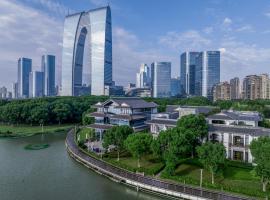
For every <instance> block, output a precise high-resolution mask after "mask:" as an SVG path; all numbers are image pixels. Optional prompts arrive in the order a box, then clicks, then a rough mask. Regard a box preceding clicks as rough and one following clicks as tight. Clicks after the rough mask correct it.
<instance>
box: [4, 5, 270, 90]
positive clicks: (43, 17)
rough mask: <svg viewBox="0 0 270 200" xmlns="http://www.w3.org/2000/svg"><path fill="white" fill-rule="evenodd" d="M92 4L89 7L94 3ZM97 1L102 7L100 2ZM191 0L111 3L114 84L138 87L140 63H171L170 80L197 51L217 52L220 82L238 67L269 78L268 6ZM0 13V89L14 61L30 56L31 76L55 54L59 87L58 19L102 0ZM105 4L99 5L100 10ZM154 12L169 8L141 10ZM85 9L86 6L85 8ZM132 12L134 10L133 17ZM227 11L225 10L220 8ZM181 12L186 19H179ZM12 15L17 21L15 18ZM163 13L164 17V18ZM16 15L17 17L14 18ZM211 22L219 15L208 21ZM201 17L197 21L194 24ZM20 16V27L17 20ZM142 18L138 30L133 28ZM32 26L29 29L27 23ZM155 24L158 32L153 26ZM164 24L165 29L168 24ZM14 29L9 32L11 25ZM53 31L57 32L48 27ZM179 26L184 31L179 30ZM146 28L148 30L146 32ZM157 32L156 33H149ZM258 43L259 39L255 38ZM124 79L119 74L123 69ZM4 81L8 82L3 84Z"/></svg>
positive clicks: (13, 73)
mask: <svg viewBox="0 0 270 200" xmlns="http://www.w3.org/2000/svg"><path fill="white" fill-rule="evenodd" d="M91 2H92V3H91ZM100 2H101V3H100ZM241 2H242V1H239V2H234V1H226V2H225V1H206V2H205V3H201V2H199V1H191V2H190V3H185V4H181V3H179V2H177V1H173V0H172V1H171V3H170V5H167V4H166V3H165V2H159V3H156V4H154V3H153V2H152V1H149V2H147V3H144V4H142V2H141V1H136V2H129V3H126V2H124V1H121V0H120V1H111V2H110V5H111V7H112V10H113V11H112V12H113V27H114V28H113V41H114V47H113V48H114V49H115V50H116V51H115V52H114V51H113V52H114V54H113V58H114V59H113V60H114V63H113V65H114V71H113V79H114V80H115V81H116V83H117V84H121V85H126V84H127V83H128V82H130V81H131V82H134V83H135V77H134V76H133V74H135V73H136V72H137V66H138V65H140V64H141V63H144V62H145V63H152V62H153V61H168V62H171V63H172V76H179V68H180V60H179V56H178V55H179V54H180V53H183V52H185V51H190V50H195V51H203V50H221V54H222V56H221V57H222V60H221V62H222V63H221V66H222V68H221V80H222V81H223V80H228V79H230V78H232V77H234V76H235V75H234V72H233V71H234V70H235V69H236V68H237V69H238V70H237V71H238V73H239V74H237V76H239V77H240V78H241V79H242V78H244V76H246V75H249V74H256V73H269V67H268V66H269V65H270V53H269V52H270V48H269V46H267V44H269V43H270V42H269V39H268V38H269V37H268V34H269V33H270V31H269V30H268V29H267V26H266V25H265V24H267V22H268V21H269V20H270V19H269V17H268V16H269V15H268V13H269V9H268V8H269V6H270V5H268V3H267V1H262V2H261V3H260V5H256V4H255V3H252V1H249V2H248V3H246V1H245V4H242V3H241ZM0 4H1V6H0V7H1V8H0V11H1V13H3V14H2V15H1V18H0V19H1V22H2V23H1V26H2V27H3V28H6V30H8V31H7V32H9V34H8V35H7V34H5V33H2V34H3V35H2V37H1V38H2V39H0V43H1V46H4V47H5V46H8V48H5V49H4V48H2V49H0V52H1V55H2V59H1V65H0V67H1V70H2V71H4V72H5V73H1V75H0V85H5V86H7V87H8V88H9V89H11V83H12V82H14V81H15V80H16V60H17V59H18V57H29V58H32V59H33V61H34V63H33V68H34V69H33V70H38V69H35V66H38V63H35V62H37V57H40V56H41V55H42V54H54V55H56V57H57V58H59V59H57V64H56V67H57V69H56V71H57V77H58V78H57V80H58V81H57V83H58V84H59V74H60V70H59V68H60V66H61V59H60V57H61V49H62V42H61V41H62V33H63V21H64V17H65V15H66V14H67V13H68V10H69V12H70V13H75V12H77V11H82V10H88V9H89V10H90V9H93V8H96V7H99V6H104V5H106V4H107V2H104V1H93V0H92V1H90V3H89V1H84V0H82V1H81V2H80V3H77V4H75V3H74V2H73V1H61V0H59V1H50V0H46V1H39V0H20V1H15V0H11V1H7V0H3V1H1V3H0ZM101 4H102V5H101ZM142 5H143V6H142ZM150 6H152V7H153V8H154V9H156V10H157V11H160V10H161V9H162V8H163V7H165V8H166V9H167V10H168V9H169V10H170V14H168V15H165V14H164V13H163V14H160V15H158V16H156V15H155V16H153V14H151V13H152V12H145V11H146V10H147V9H149V7H150ZM192 6H193V7H196V8H198V9H199V8H200V9H199V10H200V11H199V13H198V14H196V15H194V16H190V15H189V17H190V19H187V18H186V16H185V13H186V12H187V10H190V12H194V11H193V10H194V9H192V8H193V7H192ZM240 6H244V7H245V9H243V10H246V11H245V12H243V13H242V14H237V13H236V10H237V9H238V8H239V7H240ZM86 7H87V8H86ZM131 7H134V8H136V9H134V10H133V12H130V9H131ZM221 7H222V8H224V9H223V10H222V12H219V11H220V8H221ZM198 9H195V10H196V11H197V10H198ZM250 9H255V10H256V12H257V13H258V14H256V15H254V16H253V19H252V20H250V18H249V17H248V10H250ZM179 10H182V11H183V13H182V14H181V12H180V14H178V13H179V12H178V11H179ZM12 13H16V15H12ZM165 13H166V12H165ZM17 15H18V16H17ZM210 16H216V17H214V18H213V19H210V18H211V17H210ZM199 17H200V18H202V19H201V21H200V22H199V23H198V22H196V19H198V18H199ZM20 18H22V19H23V20H20V21H23V22H22V24H19V23H18V21H19V20H18V19H20ZM141 18H144V19H145V21H143V22H141V24H138V23H136V22H137V21H141ZM30 21H31V23H30ZM157 22H160V23H159V24H160V26H159V27H157V26H156V25H157ZM165 22H166V23H165ZM12 26H13V27H12ZM18 26H23V27H24V31H22V33H20V36H18V33H13V32H10V31H9V30H10V28H11V27H12V28H14V27H15V29H16V28H17V29H18ZM50 27H54V28H53V29H51V28H50ZM179 27H181V28H179ZM146 30H148V31H146ZM154 33H155V34H154ZM258 35H259V36H260V37H257V36H258ZM120 70H121V72H122V73H116V72H117V71H120ZM7 77H8V79H7Z"/></svg>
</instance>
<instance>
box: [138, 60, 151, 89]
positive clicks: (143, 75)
mask: <svg viewBox="0 0 270 200" xmlns="http://www.w3.org/2000/svg"><path fill="white" fill-rule="evenodd" d="M150 77H151V75H150V68H149V67H148V66H147V64H144V63H143V64H141V67H140V72H139V73H137V74H136V87H137V88H148V87H150V85H151V78H150Z"/></svg>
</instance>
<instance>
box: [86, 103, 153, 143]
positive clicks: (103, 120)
mask: <svg viewBox="0 0 270 200" xmlns="http://www.w3.org/2000/svg"><path fill="white" fill-rule="evenodd" d="M94 107H95V108H96V109H97V112H94V113H91V114H90V116H92V117H94V118H95V123H94V124H91V125H89V128H92V129H94V130H95V132H96V134H97V136H98V138H99V140H102V138H103V134H104V132H105V131H106V130H107V129H110V128H111V127H113V126H122V125H127V126H130V127H132V128H133V130H134V131H135V132H139V131H142V130H145V129H147V128H148V126H147V125H146V124H145V121H146V120H147V119H150V116H151V114H153V113H157V104H155V103H153V102H146V101H144V100H142V99H139V98H111V99H109V100H107V101H105V102H103V103H101V102H99V103H97V104H95V106H94Z"/></svg>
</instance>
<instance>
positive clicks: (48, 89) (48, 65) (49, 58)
mask: <svg viewBox="0 0 270 200" xmlns="http://www.w3.org/2000/svg"><path fill="white" fill-rule="evenodd" d="M41 71H42V72H44V84H43V86H44V89H43V90H44V95H45V96H55V56H53V55H43V56H42V60H41Z"/></svg>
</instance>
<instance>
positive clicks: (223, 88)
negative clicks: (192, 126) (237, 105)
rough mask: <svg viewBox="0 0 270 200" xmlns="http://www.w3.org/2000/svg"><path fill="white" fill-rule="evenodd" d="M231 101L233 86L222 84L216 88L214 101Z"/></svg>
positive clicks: (226, 83)
mask: <svg viewBox="0 0 270 200" xmlns="http://www.w3.org/2000/svg"><path fill="white" fill-rule="evenodd" d="M230 99H231V85H230V84H229V83H228V82H222V83H219V84H217V85H215V86H214V89H213V101H217V100H230Z"/></svg>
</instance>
